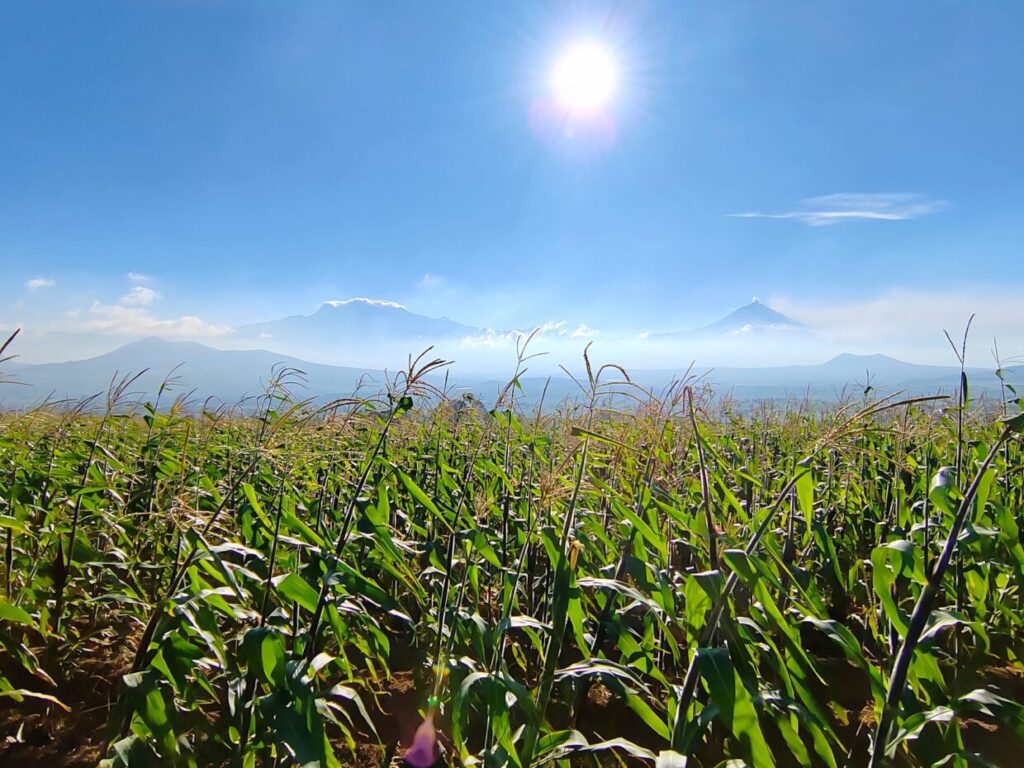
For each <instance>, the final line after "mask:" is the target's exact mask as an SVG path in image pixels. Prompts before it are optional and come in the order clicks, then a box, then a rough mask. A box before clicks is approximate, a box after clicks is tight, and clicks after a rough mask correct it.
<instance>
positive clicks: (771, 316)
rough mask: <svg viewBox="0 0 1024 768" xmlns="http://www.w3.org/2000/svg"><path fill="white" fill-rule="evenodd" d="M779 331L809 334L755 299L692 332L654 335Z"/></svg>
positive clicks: (677, 336) (706, 335)
mask: <svg viewBox="0 0 1024 768" xmlns="http://www.w3.org/2000/svg"><path fill="white" fill-rule="evenodd" d="M779 331H801V332H805V333H806V332H809V331H810V329H809V328H807V326H805V325H804V324H803V323H799V322H797V321H796V320H793V319H792V318H790V317H787V316H786V315H784V314H782V313H781V312H779V311H778V310H776V309H772V308H771V307H769V306H768V305H767V304H764V303H762V302H761V300H760V299H757V298H754V299H752V300H751V301H750V303H749V304H744V305H743V306H742V307H740V308H738V309H734V310H733V311H732V312H730V313H729V314H728V315H726V316H725V317H723V318H721V319H720V320H716V321H715V322H713V323H710V324H708V325H704V326H701V327H700V328H694V329H693V330H690V331H670V332H668V333H659V334H652V337H655V338H680V337H694V336H697V337H708V336H720V335H723V334H744V335H746V334H757V333H766V332H779Z"/></svg>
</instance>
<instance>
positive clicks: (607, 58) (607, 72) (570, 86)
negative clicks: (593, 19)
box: [550, 40, 619, 117]
mask: <svg viewBox="0 0 1024 768" xmlns="http://www.w3.org/2000/svg"><path fill="white" fill-rule="evenodd" d="M550 85H551V91H552V94H553V96H554V98H555V101H556V102H557V103H558V105H559V106H560V107H562V108H563V109H564V110H566V111H567V112H569V113H570V114H572V115H575V116H578V117H586V116H588V115H592V114H594V113H597V112H600V111H601V110H602V109H603V108H604V107H606V106H607V105H608V104H609V102H611V100H612V98H613V97H614V96H615V91H616V90H617V88H618V85H619V71H618V66H617V65H616V62H615V58H614V57H613V56H612V54H611V51H609V50H608V48H607V47H606V46H604V45H602V44H601V43H600V42H598V41H596V40H582V41H580V42H577V43H574V44H573V45H571V46H569V47H568V48H566V49H565V50H564V51H562V53H561V55H559V57H558V59H557V60H556V61H555V64H554V66H553V67H552V68H551V80H550Z"/></svg>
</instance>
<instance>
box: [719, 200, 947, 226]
mask: <svg viewBox="0 0 1024 768" xmlns="http://www.w3.org/2000/svg"><path fill="white" fill-rule="evenodd" d="M948 205H949V203H948V202H947V201H945V200H931V199H929V198H928V197H926V196H925V195H920V194H916V193H912V192H870V193H867V192H840V193H837V194H834V195H821V196H819V197H808V198H805V199H803V200H801V201H800V202H799V203H798V204H797V205H796V206H795V207H794V209H793V210H789V211H780V212H774V213H764V212H762V211H745V212H743V213H731V214H729V215H730V216H732V217H734V218H741V219H793V220H795V221H799V222H801V223H803V224H807V225H808V226H811V227H827V226H831V225H833V224H840V223H842V222H849V221H906V220H908V219H919V218H921V217H922V216H928V215H930V214H933V213H937V212H939V211H941V210H943V209H944V208H946V207H948Z"/></svg>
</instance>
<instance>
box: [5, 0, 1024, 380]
mask: <svg viewBox="0 0 1024 768" xmlns="http://www.w3.org/2000/svg"><path fill="white" fill-rule="evenodd" d="M1021 29H1024V4H1022V3H1018V2H1009V1H1007V2H996V1H995V0H993V2H986V3H963V2H934V1H933V0H928V1H927V2H924V1H921V2H910V1H908V2H900V3H891V2H857V3H837V2H792V1H791V0H786V1H785V2H781V1H780V2H764V1H763V0H758V1H757V2H754V1H751V2H723V3H696V2H663V3H655V2H612V3H600V2H567V3H551V2H521V3H512V2H509V3H469V2H463V3H447V2H432V3H413V2H401V3H390V2H374V3H337V2H289V3H279V2H251V3H242V2H219V1H216V0H165V1H162V2H156V1H147V0H134V1H133V2H116V1H111V2H104V3H102V4H95V3H66V2H48V1H47V0H37V1H36V2H31V3H24V2H11V1H9V0H0V98H2V106H0V158H2V162H0V266H2V270H3V275H4V278H5V279H4V280H3V281H2V283H0V326H2V327H4V328H13V327H17V326H21V327H23V328H25V329H26V337H27V338H28V339H29V343H30V345H31V349H22V350H21V352H22V353H23V354H24V355H25V356H26V358H27V359H46V358H47V356H48V355H51V356H56V355H58V352H57V348H58V346H59V345H58V344H57V343H56V342H55V341H54V340H55V339H60V338H65V339H69V338H70V339H74V340H79V339H81V338H84V337H85V336H88V337H89V338H95V339H102V340H103V341H104V343H107V344H108V345H110V346H113V345H114V342H115V341H120V340H123V339H126V338H129V337H132V336H139V335H147V334H149V333H157V334H159V335H164V336H167V337H169V338H186V337H188V338H199V339H207V340H210V341H211V343H215V342H216V340H217V339H222V338H225V337H229V336H230V334H231V332H232V329H233V328H235V327H237V326H239V325H243V324H246V323H253V322H260V321H265V320H271V319H275V318H279V317H282V316H286V315H292V314H302V313H310V312H312V311H314V310H315V309H316V308H317V307H318V305H320V304H321V303H322V302H324V301H328V300H338V299H345V298H349V297H356V296H358V297H374V298H380V299H388V300H393V301H398V302H401V303H402V304H404V305H406V306H408V307H409V308H410V310H412V311H416V312H420V313H422V314H426V315H430V316H441V315H444V316H448V317H451V318H452V319H454V320H457V321H459V322H462V323H466V324H470V325H474V326H480V327H491V328H499V329H500V328H512V327H529V326H531V325H535V324H539V323H544V322H550V321H565V322H566V323H568V324H569V325H570V326H571V327H576V326H577V325H585V326H586V327H589V328H592V329H595V330H596V331H597V332H600V333H605V334H613V335H614V334H615V333H620V334H629V333H641V332H648V331H653V332H657V331H672V330H678V329H681V328H690V327H695V326H699V325H702V324H705V323H708V322H711V321H713V320H715V319H717V318H718V317H720V316H722V315H723V314H725V313H726V312H728V311H729V310H730V309H732V308H734V307H736V306H739V305H741V304H743V303H745V302H747V301H748V300H749V299H750V297H751V296H759V297H761V298H762V300H764V301H766V302H768V303H770V304H771V305H772V306H775V307H777V308H779V309H781V310H782V311H784V312H786V313H787V314H789V315H791V316H792V317H795V318H797V319H799V320H801V321H803V322H805V323H807V324H810V325H813V326H815V327H820V328H822V329H823V332H825V333H827V334H829V335H830V338H832V339H833V340H834V341H835V342H836V345H837V346H840V347H850V348H854V347H856V348H857V349H859V350H875V351H885V352H891V353H898V354H902V355H904V356H906V357H917V358H918V359H919V360H920V361H922V362H925V361H931V360H933V359H935V360H938V359H939V358H942V361H944V362H950V360H949V358H948V353H944V352H943V351H942V350H943V347H944V345H945V341H944V340H943V337H942V329H943V328H950V329H951V330H955V329H956V328H961V327H962V326H963V324H964V323H965V322H966V320H967V317H968V316H969V315H970V313H972V312H976V313H977V314H978V318H977V320H976V324H975V329H976V330H975V333H976V334H977V337H978V338H980V339H983V340H984V341H983V342H979V344H982V345H983V349H984V353H983V354H982V353H979V355H978V356H979V357H980V358H985V359H987V358H988V354H987V350H988V347H989V346H990V341H989V340H990V339H991V338H992V337H996V336H998V338H999V339H1000V347H1001V348H1003V349H1005V350H1006V351H1007V353H1008V354H1020V353H1024V309H1022V307H1024V301H1021V294H1022V289H1024V271H1022V270H1021V264H1022V263H1024V261H1022V259H1021V243H1022V242H1024V238H1022V235H1024V216H1022V215H1021V214H1022V213H1024V150H1022V147H1021V143H1020V130H1021V128H1020V127H1021V125H1022V123H1024V89H1022V88H1021V87H1020V83H1021V82H1022V79H1024V37H1022V35H1021V33H1020V30H1021ZM580 41H590V43H591V44H596V45H598V46H599V47H600V48H601V49H602V50H603V51H604V52H606V54H607V56H608V57H609V58H610V60H611V61H613V63H614V67H615V86H614V93H613V94H612V95H611V96H610V98H609V100H608V101H607V103H605V104H603V105H602V106H601V108H600V109H599V113H598V114H588V115H586V116H583V117H580V116H578V115H574V114H570V115H566V114H565V113H564V112H565V110H564V109H563V107H564V105H562V104H557V103H554V104H553V103H552V100H553V99H557V96H556V95H553V93H552V71H553V68H555V67H556V66H557V63H558V62H559V61H560V57H561V56H563V55H564V52H565V51H566V50H569V49H572V47H573V46H574V45H578V44H579V42H580ZM75 344H78V341H75ZM85 348H86V347H85V346H83V347H82V349H83V350H84V349H85ZM59 354H60V355H63V356H66V355H67V354H68V352H67V350H66V349H65V348H61V349H60V351H59ZM943 355H945V357H943Z"/></svg>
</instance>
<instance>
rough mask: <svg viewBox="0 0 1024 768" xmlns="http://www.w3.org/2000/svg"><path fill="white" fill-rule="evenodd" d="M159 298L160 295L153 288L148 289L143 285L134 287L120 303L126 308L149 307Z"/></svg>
mask: <svg viewBox="0 0 1024 768" xmlns="http://www.w3.org/2000/svg"><path fill="white" fill-rule="evenodd" d="M159 298H160V294H159V293H157V292H156V291H154V290H153V289H152V288H146V287H145V286H143V285H136V286H134V287H132V289H131V290H130V291H128V293H126V294H125V295H124V296H122V297H121V298H120V299H119V300H118V303H119V304H122V305H124V306H126V307H145V306H149V305H150V304H152V303H153V302H154V301H156V300H157V299H159Z"/></svg>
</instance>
